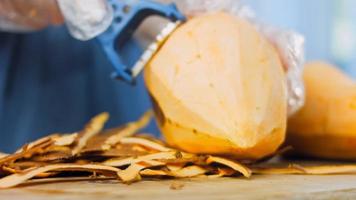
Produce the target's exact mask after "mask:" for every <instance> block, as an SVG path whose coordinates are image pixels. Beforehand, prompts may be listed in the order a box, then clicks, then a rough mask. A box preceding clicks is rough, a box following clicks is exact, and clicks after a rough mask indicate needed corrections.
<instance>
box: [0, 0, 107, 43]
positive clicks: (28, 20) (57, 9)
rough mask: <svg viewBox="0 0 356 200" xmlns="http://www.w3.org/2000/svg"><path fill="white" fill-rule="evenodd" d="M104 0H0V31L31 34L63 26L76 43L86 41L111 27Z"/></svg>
mask: <svg viewBox="0 0 356 200" xmlns="http://www.w3.org/2000/svg"><path fill="white" fill-rule="evenodd" d="M112 18H113V15H112V9H111V7H110V6H108V4H107V1H106V0H1V1H0V30H2V31H11V32H24V31H33V30H39V29H42V28H45V27H47V26H49V25H58V24H62V23H63V22H65V24H66V25H67V27H68V28H69V31H70V33H71V34H72V35H73V36H74V37H75V38H77V39H80V40H88V39H91V38H93V37H95V36H97V35H98V34H100V33H102V32H103V31H105V30H106V28H107V27H108V26H109V25H110V24H111V21H112Z"/></svg>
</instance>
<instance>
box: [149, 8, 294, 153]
mask: <svg viewBox="0 0 356 200" xmlns="http://www.w3.org/2000/svg"><path fill="white" fill-rule="evenodd" d="M144 78H145V83H146V86H147V88H148V91H149V93H150V96H151V97H152V102H153V107H154V110H155V113H156V118H157V121H158V124H159V127H160V130H161V132H162V133H163V135H164V136H165V139H166V141H167V142H168V143H169V144H170V145H172V146H174V147H176V148H180V149H182V150H185V151H188V152H192V153H209V154H219V155H229V156H233V157H235V158H238V159H260V158H262V157H265V156H267V155H270V154H272V153H274V152H275V151H276V150H277V149H278V147H279V146H280V144H281V143H282V142H283V141H284V138H285V129H286V116H287V115H286V108H287V105H286V103H287V102H286V89H285V88H286V82H285V74H284V71H283V67H282V64H281V61H280V59H279V57H278V54H277V52H276V50H275V49H274V48H273V47H272V45H271V44H270V43H269V42H268V41H267V40H266V39H265V38H264V37H263V36H262V35H261V34H260V33H259V32H258V31H257V30H256V29H255V28H254V27H253V26H252V25H251V24H249V23H248V22H246V21H244V20H241V19H239V18H236V17H235V16H232V15H229V14H225V13H212V14H207V15H203V16H199V17H195V18H193V19H190V20H189V21H188V22H186V23H185V24H183V25H181V26H180V27H179V28H178V29H177V30H176V31H175V32H173V34H172V35H171V36H170V37H169V38H168V40H167V41H166V42H165V44H164V45H163V46H162V47H161V49H160V50H159V51H158V52H157V54H156V55H155V56H154V57H153V59H152V60H151V61H150V63H149V64H148V65H147V66H146V68H145V73H144Z"/></svg>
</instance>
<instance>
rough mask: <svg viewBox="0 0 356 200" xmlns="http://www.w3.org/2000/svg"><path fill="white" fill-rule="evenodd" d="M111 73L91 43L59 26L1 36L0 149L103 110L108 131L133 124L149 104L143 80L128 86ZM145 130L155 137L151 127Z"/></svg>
mask: <svg viewBox="0 0 356 200" xmlns="http://www.w3.org/2000/svg"><path fill="white" fill-rule="evenodd" d="M126 53H127V52H126ZM130 53H131V54H132V52H130ZM133 53H134V54H139V53H140V52H139V51H136V52H133ZM130 56H131V57H135V56H137V55H130ZM131 62H132V61H131ZM112 71H113V68H112V67H111V65H110V63H109V62H108V61H107V60H106V57H105V55H104V54H103V52H102V50H101V49H100V47H99V46H98V44H97V43H96V41H95V40H92V41H87V42H82V41H78V40H76V39H73V38H72V37H71V36H70V35H69V34H68V32H67V30H66V29H65V28H64V27H55V28H54V27H52V28H48V29H46V30H43V31H40V32H35V33H29V34H13V33H0V137H1V139H0V151H5V152H11V151H13V150H15V149H16V148H18V147H19V146H21V145H22V144H24V143H26V142H29V141H31V140H34V139H36V138H38V137H41V136H44V135H47V134H50V133H54V132H60V133H68V132H73V131H77V130H80V129H81V128H82V127H83V125H84V124H85V123H86V122H87V121H88V120H89V119H90V118H91V117H93V116H94V115H96V114H98V113H100V112H104V111H107V112H109V113H110V115H111V118H110V121H109V122H108V124H107V127H112V126H117V125H120V124H122V123H125V122H128V121H131V120H136V119H137V118H138V117H139V116H140V115H141V114H142V113H144V112H145V111H146V110H148V109H149V108H150V106H151V105H150V102H149V98H148V95H147V93H146V90H145V87H144V84H143V80H142V77H140V78H139V79H138V82H137V85H136V86H131V85H128V84H127V83H124V82H121V81H117V80H113V79H111V78H110V74H111V72H112ZM149 131H150V132H155V133H156V134H157V128H156V127H155V125H154V123H151V124H150V126H149Z"/></svg>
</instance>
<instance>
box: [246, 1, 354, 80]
mask: <svg viewBox="0 0 356 200" xmlns="http://www.w3.org/2000/svg"><path fill="white" fill-rule="evenodd" d="M243 3H245V4H247V5H249V6H250V7H251V8H252V9H253V10H254V11H255V13H256V17H257V18H258V19H259V20H260V21H261V22H264V23H268V24H273V25H275V26H277V27H282V28H287V29H293V30H295V31H298V32H300V33H302V34H303V35H304V36H305V39H306V43H305V48H306V59H307V61H308V60H326V61H329V62H331V63H334V64H336V65H338V66H340V67H341V68H342V69H343V70H345V71H347V72H348V73H349V74H351V75H352V76H353V77H354V78H356V1H355V0H311V1H310V0H288V1H286V0H268V1H266V0H244V1H243Z"/></svg>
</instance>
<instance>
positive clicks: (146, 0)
mask: <svg viewBox="0 0 356 200" xmlns="http://www.w3.org/2000/svg"><path fill="white" fill-rule="evenodd" d="M108 2H109V4H111V6H112V8H113V11H114V19H113V22H112V24H111V26H110V27H109V28H108V29H107V30H106V31H105V32H104V33H102V34H101V35H99V36H98V37H97V39H98V41H99V43H100V45H101V46H102V47H103V49H104V52H105V54H106V56H107V57H108V59H109V60H110V62H111V64H112V65H113V67H114V68H115V74H114V77H115V78H118V79H121V80H124V81H126V82H129V83H134V77H132V73H131V68H130V67H129V66H125V65H124V63H123V59H122V58H121V57H120V55H119V54H118V53H117V51H116V48H117V47H119V46H121V45H123V44H124V43H125V42H126V41H127V40H128V39H130V38H131V37H132V34H133V33H134V31H135V30H136V29H137V28H138V26H139V25H140V24H141V22H142V21H143V20H145V19H146V18H147V17H149V16H152V15H159V16H162V17H165V18H167V19H169V20H171V21H178V20H179V21H184V20H185V17H184V16H183V15H182V14H181V13H180V12H179V11H178V9H177V7H176V6H175V4H173V3H172V4H168V5H166V4H161V3H157V2H153V1H150V0H108Z"/></svg>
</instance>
